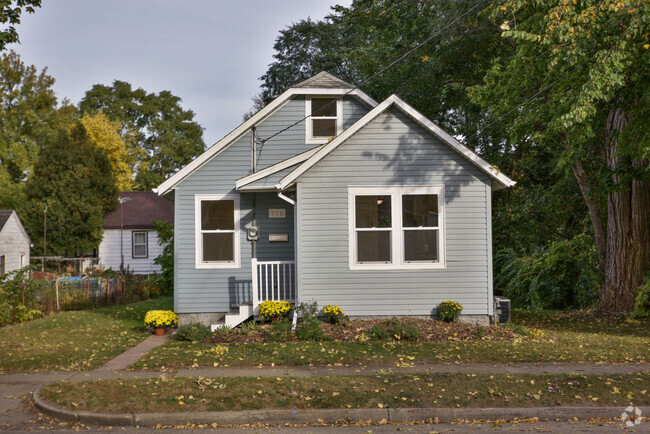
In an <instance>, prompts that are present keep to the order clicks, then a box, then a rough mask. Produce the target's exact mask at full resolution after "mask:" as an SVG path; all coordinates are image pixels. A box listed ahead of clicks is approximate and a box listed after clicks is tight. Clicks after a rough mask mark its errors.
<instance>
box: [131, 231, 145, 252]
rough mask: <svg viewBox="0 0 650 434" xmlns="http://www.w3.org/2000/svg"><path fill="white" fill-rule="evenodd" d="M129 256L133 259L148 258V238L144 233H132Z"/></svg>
mask: <svg viewBox="0 0 650 434" xmlns="http://www.w3.org/2000/svg"><path fill="white" fill-rule="evenodd" d="M132 234H133V235H132V237H133V238H132V240H131V241H132V248H131V256H132V257H133V258H146V257H148V256H149V246H148V243H147V241H148V237H147V232H146V231H138V232H136V231H133V232H132Z"/></svg>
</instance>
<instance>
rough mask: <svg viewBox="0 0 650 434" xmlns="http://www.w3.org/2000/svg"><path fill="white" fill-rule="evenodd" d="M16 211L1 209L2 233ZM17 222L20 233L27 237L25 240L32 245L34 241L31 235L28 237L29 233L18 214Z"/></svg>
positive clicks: (0, 225)
mask: <svg viewBox="0 0 650 434" xmlns="http://www.w3.org/2000/svg"><path fill="white" fill-rule="evenodd" d="M15 212H16V211H15V210H13V209H0V232H2V230H3V229H4V227H5V225H6V224H7V222H8V221H9V218H10V217H11V214H13V213H15ZM16 221H17V222H18V228H19V229H20V231H21V232H22V233H23V235H24V236H25V239H26V240H27V242H28V243H29V244H31V243H32V240H31V239H30V238H29V235H27V231H26V230H25V227H24V226H23V223H22V222H21V221H20V217H18V213H16Z"/></svg>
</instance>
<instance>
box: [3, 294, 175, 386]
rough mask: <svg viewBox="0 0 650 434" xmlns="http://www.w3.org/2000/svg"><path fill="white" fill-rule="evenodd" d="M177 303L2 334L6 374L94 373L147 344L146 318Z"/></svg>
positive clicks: (159, 301) (165, 300)
mask: <svg viewBox="0 0 650 434" xmlns="http://www.w3.org/2000/svg"><path fill="white" fill-rule="evenodd" d="M172 304H173V301H172V298H171V297H160V298H156V299H152V300H147V301H142V302H139V303H134V304H129V305H123V306H110V307H104V308H99V309H91V310H80V311H68V312H61V313H58V314H54V315H50V316H48V317H45V318H40V319H37V320H33V321H29V322H25V323H22V324H15V325H9V326H5V327H2V328H0V348H2V352H1V353H0V373H6V372H25V371H30V372H33V371H56V370H89V369H94V368H97V367H99V366H101V365H103V364H104V363H106V362H107V361H108V360H110V359H112V358H113V357H115V356H117V355H119V354H121V353H122V352H124V351H125V350H127V349H129V348H130V347H133V346H134V345H136V344H138V343H139V342H141V341H143V340H145V339H146V338H147V337H149V336H150V335H149V334H148V333H146V329H145V326H144V323H143V320H144V315H145V313H146V312H147V311H148V310H152V309H171V308H172Z"/></svg>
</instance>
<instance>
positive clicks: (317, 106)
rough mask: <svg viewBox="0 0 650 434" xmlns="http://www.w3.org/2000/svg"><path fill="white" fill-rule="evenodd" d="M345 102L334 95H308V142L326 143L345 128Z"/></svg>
mask: <svg viewBox="0 0 650 434" xmlns="http://www.w3.org/2000/svg"><path fill="white" fill-rule="evenodd" d="M342 111H343V103H342V101H341V100H340V99H336V98H332V97H308V98H307V101H306V115H307V117H308V119H307V124H306V128H305V129H306V134H307V137H306V142H307V143H325V142H327V141H328V140H329V139H330V138H332V137H336V136H337V135H339V134H340V133H341V131H342V130H343V121H342V119H343V116H342Z"/></svg>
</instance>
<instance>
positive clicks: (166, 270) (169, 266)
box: [153, 220, 174, 295]
mask: <svg viewBox="0 0 650 434" xmlns="http://www.w3.org/2000/svg"><path fill="white" fill-rule="evenodd" d="M153 224H154V225H155V226H156V233H157V234H158V244H160V245H161V246H165V247H164V248H163V251H162V253H161V254H160V256H158V257H156V258H154V260H153V262H154V264H158V265H160V274H159V276H158V285H159V286H160V291H161V293H162V294H165V295H171V294H173V292H174V223H170V222H165V221H157V220H154V221H153Z"/></svg>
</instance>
